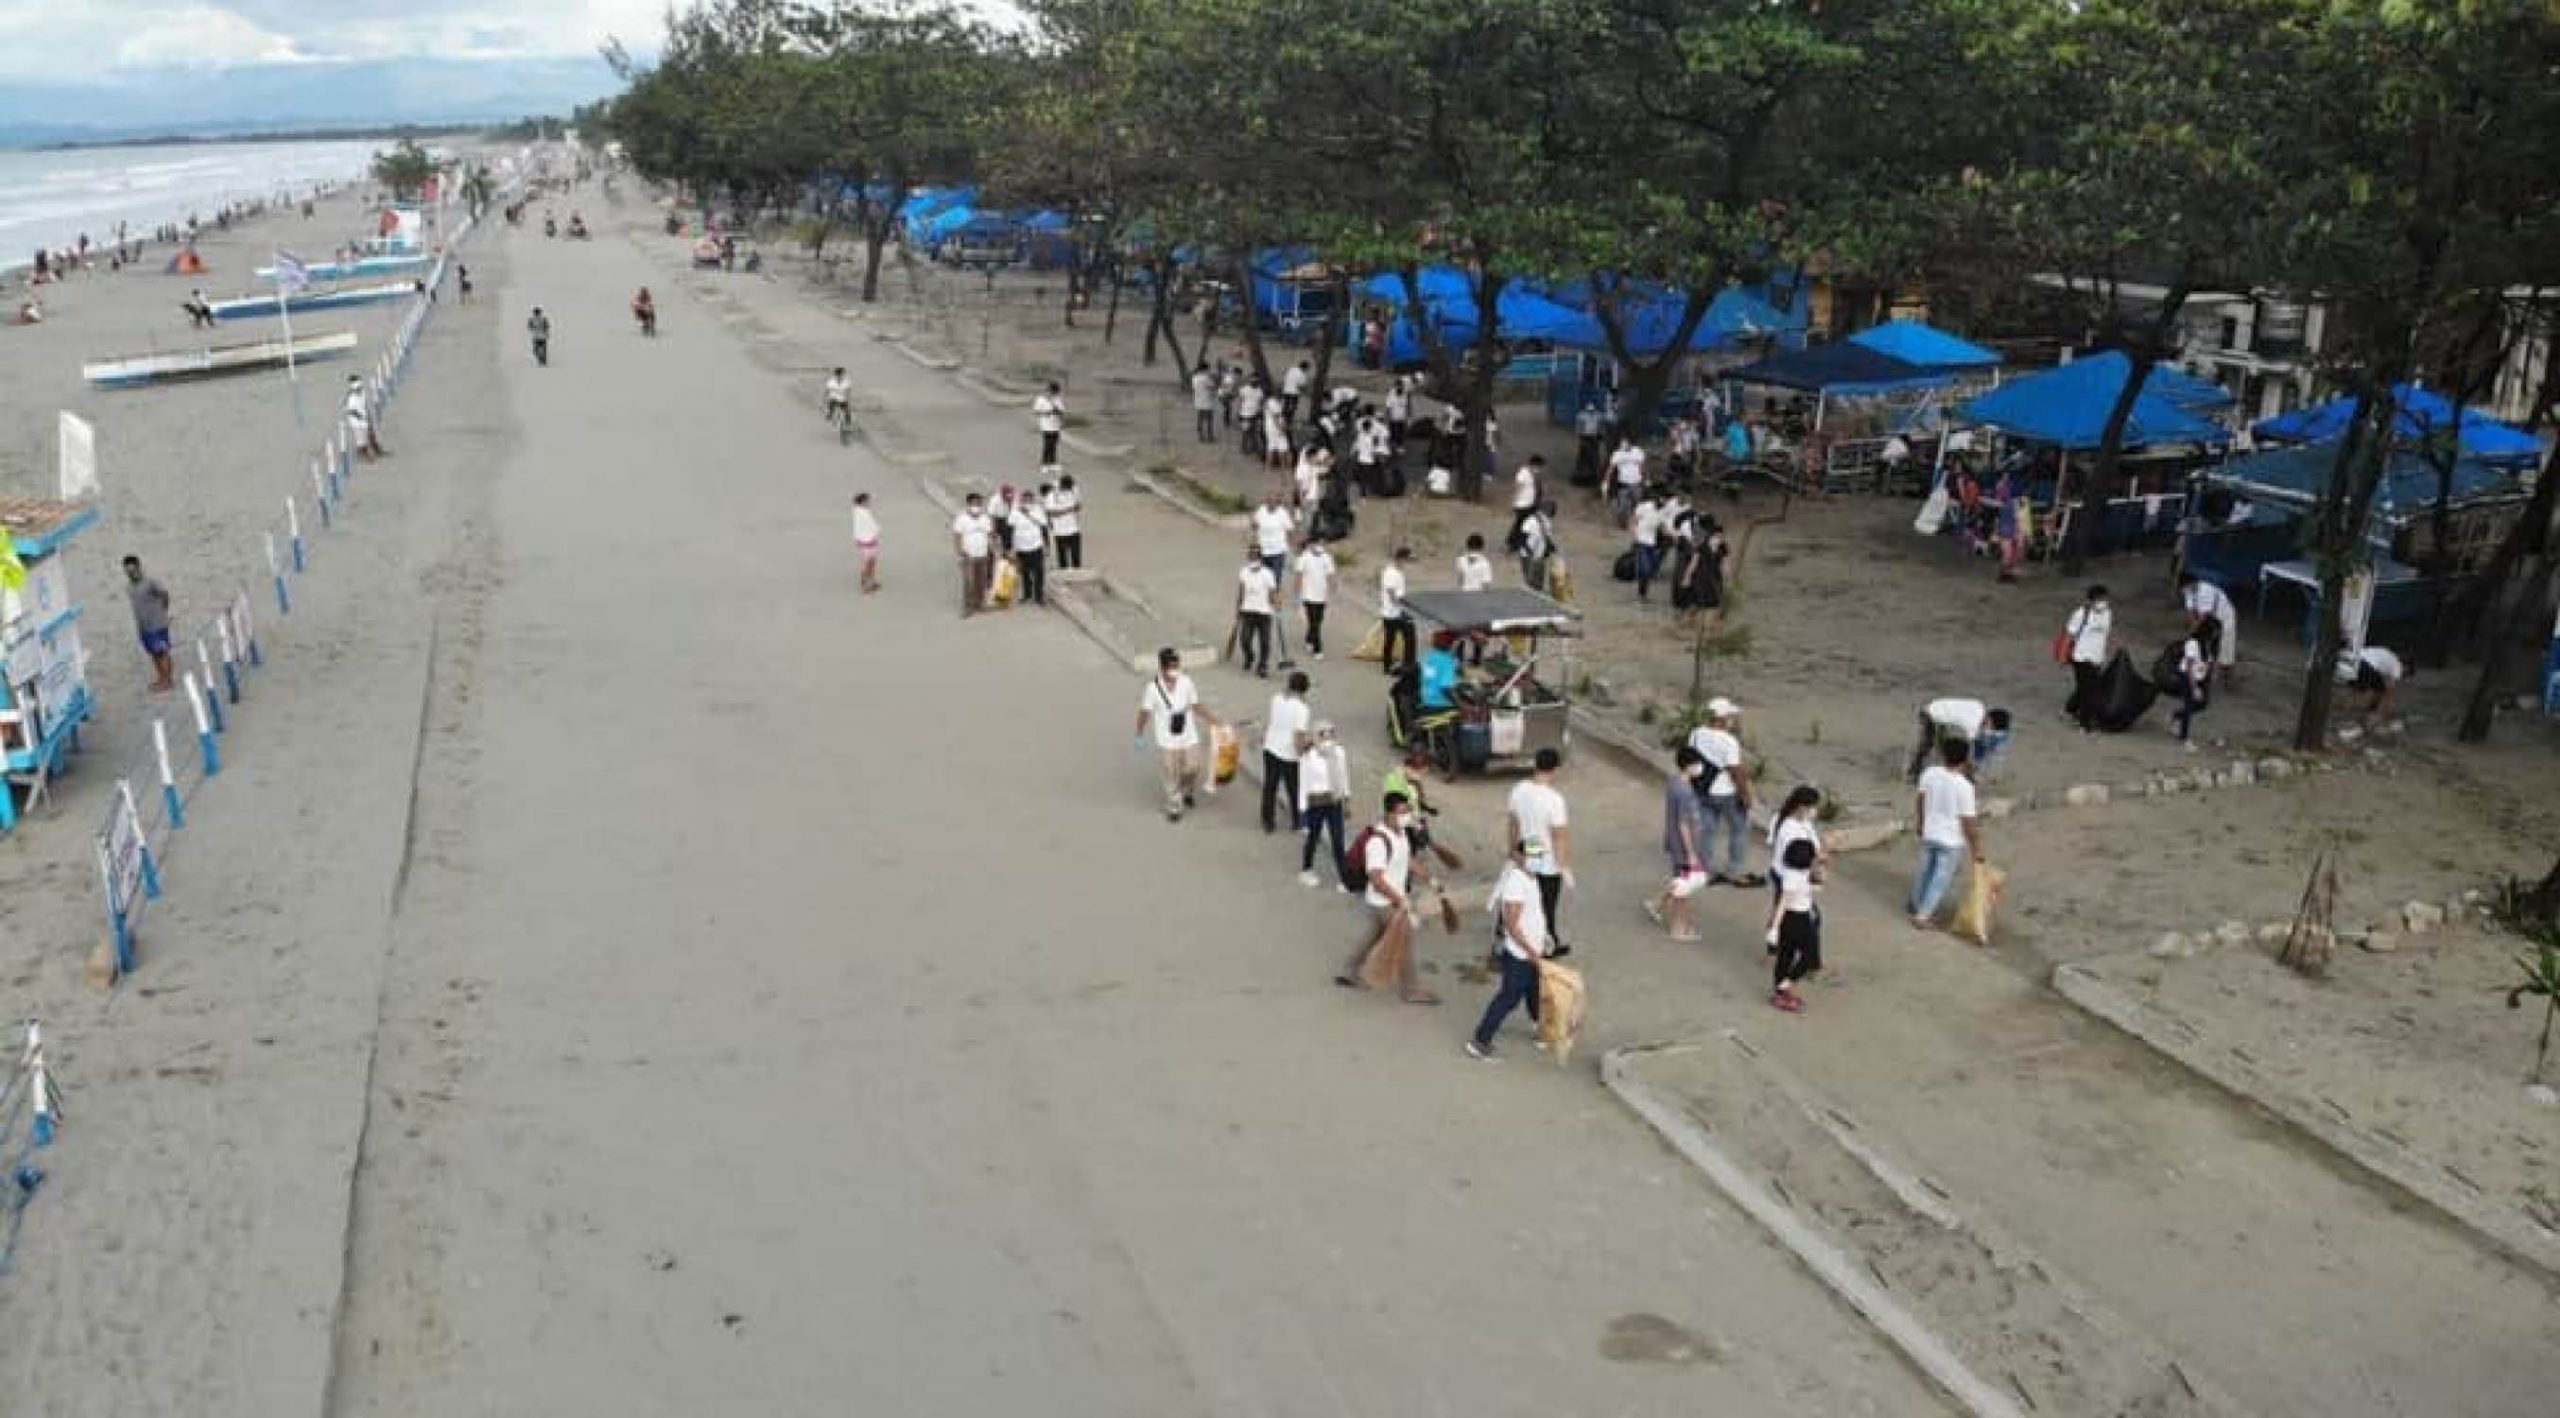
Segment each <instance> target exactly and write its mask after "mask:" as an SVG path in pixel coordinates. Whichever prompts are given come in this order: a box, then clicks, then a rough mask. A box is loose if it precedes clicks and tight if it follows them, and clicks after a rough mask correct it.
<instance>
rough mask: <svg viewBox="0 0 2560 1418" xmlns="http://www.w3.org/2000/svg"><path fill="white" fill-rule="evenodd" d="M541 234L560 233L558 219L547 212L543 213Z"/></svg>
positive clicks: (556, 234) (554, 234)
mask: <svg viewBox="0 0 2560 1418" xmlns="http://www.w3.org/2000/svg"><path fill="white" fill-rule="evenodd" d="M542 234H543V235H544V236H558V235H559V234H560V219H559V218H557V217H554V216H553V215H551V214H550V213H549V212H545V213H543V214H542Z"/></svg>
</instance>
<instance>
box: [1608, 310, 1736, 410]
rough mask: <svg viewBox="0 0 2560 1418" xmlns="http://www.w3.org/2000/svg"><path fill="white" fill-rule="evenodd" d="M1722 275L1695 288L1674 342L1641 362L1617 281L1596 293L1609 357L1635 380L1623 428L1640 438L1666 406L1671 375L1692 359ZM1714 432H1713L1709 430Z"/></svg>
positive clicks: (1627, 404)
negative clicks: (1630, 337) (1691, 351)
mask: <svg viewBox="0 0 2560 1418" xmlns="http://www.w3.org/2000/svg"><path fill="white" fill-rule="evenodd" d="M1723 284H1724V282H1723V279H1722V277H1721V275H1719V276H1718V278H1717V279H1714V280H1712V281H1701V282H1699V283H1697V285H1696V286H1694V287H1693V288H1692V289H1691V290H1690V291H1689V294H1688V297H1687V299H1686V300H1685V301H1684V302H1683V304H1682V305H1681V307H1680V323H1679V324H1678V325H1677V326H1676V327H1674V328H1673V330H1672V332H1671V343H1670V344H1669V345H1668V346H1666V347H1665V348H1664V349H1663V350H1662V351H1661V352H1660V353H1658V354H1656V355H1655V356H1654V357H1653V358H1651V359H1638V358H1636V356H1635V353H1634V350H1633V347H1632V346H1630V345H1629V344H1628V343H1627V334H1626V328H1625V312H1623V311H1622V310H1620V309H1619V308H1618V297H1619V290H1618V287H1617V285H1616V283H1615V282H1614V281H1613V282H1612V283H1611V284H1610V286H1609V287H1608V288H1607V289H1605V290H1595V291H1594V292H1593V296H1594V298H1593V300H1592V302H1591V310H1592V313H1593V314H1594V315H1597V316H1598V317H1599V319H1600V332H1601V334H1603V335H1605V336H1606V337H1607V338H1608V341H1609V357H1610V358H1611V359H1614V360H1616V361H1617V362H1618V367H1619V368H1621V369H1624V370H1625V371H1627V374H1628V377H1629V380H1630V381H1631V382H1630V384H1629V386H1628V390H1627V403H1626V409H1625V412H1624V414H1623V418H1624V424H1623V427H1625V428H1627V429H1630V430H1633V431H1635V433H1636V436H1637V437H1638V438H1642V437H1643V436H1644V431H1645V430H1647V429H1650V428H1652V427H1653V416H1654V413H1655V411H1656V410H1658V409H1660V408H1661V407H1662V395H1663V392H1664V391H1665V390H1667V389H1669V388H1670V387H1671V372H1672V371H1673V370H1675V369H1677V368H1679V367H1680V361H1682V360H1683V359H1686V358H1688V355H1689V342H1690V341H1691V340H1693V339H1695V338H1697V334H1698V325H1699V322H1701V321H1703V320H1705V319H1706V317H1707V309H1708V307H1710V306H1712V305H1714V304H1715V302H1716V292H1717V290H1719V289H1720V288H1721V287H1722V286H1723ZM1709 431H1710V432H1713V430H1709Z"/></svg>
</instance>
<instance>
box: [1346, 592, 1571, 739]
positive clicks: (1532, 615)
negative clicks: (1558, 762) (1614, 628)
mask: <svg viewBox="0 0 2560 1418" xmlns="http://www.w3.org/2000/svg"><path fill="white" fill-rule="evenodd" d="M1404 605H1405V609H1406V611H1407V612H1409V613H1410V614H1411V615H1412V616H1413V618H1414V621H1415V623H1416V629H1417V631H1418V632H1419V638H1420V639H1421V641H1422V642H1423V644H1424V645H1425V646H1434V645H1436V643H1437V642H1438V641H1440V640H1442V639H1444V638H1446V639H1449V640H1451V641H1452V642H1453V646H1452V648H1449V649H1431V650H1427V651H1426V654H1435V655H1445V656H1449V657H1451V659H1455V658H1456V650H1457V649H1458V648H1463V647H1464V646H1465V645H1466V644H1467V643H1469V642H1472V641H1481V642H1482V643H1483V646H1484V658H1483V662H1482V663H1481V664H1478V665H1469V666H1464V667H1462V668H1458V669H1456V670H1455V672H1454V673H1446V671H1447V670H1448V669H1449V661H1447V660H1444V661H1442V662H1441V665H1442V668H1443V670H1444V676H1443V677H1445V678H1447V679H1449V680H1452V681H1454V682H1453V683H1450V684H1448V685H1447V687H1446V688H1445V690H1442V691H1439V692H1436V693H1432V694H1426V693H1425V690H1424V682H1425V680H1426V679H1431V678H1434V677H1433V676H1431V675H1429V674H1427V673H1424V672H1420V671H1414V672H1407V673H1405V674H1403V675H1400V676H1398V678H1397V680H1396V687H1395V690H1394V692H1393V693H1392V694H1390V695H1389V696H1388V698H1387V737H1388V739H1389V740H1390V741H1392V742H1393V743H1394V744H1395V746H1396V747H1398V748H1407V747H1410V746H1412V745H1413V744H1415V743H1420V744H1422V745H1424V746H1425V747H1426V748H1427V749H1428V750H1429V752H1430V754H1431V757H1432V760H1433V761H1434V762H1435V763H1437V764H1438V765H1439V767H1440V771H1441V772H1443V773H1445V774H1449V775H1451V776H1455V775H1457V774H1459V773H1462V772H1465V773H1482V772H1495V771H1503V770H1510V771H1518V770H1522V769H1526V768H1528V767H1529V766H1530V764H1531V763H1532V762H1533V761H1534V760H1535V759H1536V758H1537V756H1538V751H1539V750H1540V749H1549V748H1551V749H1554V750H1555V751H1556V752H1557V753H1558V754H1559V755H1561V754H1563V753H1565V752H1566V749H1567V745H1568V744H1570V742H1571V741H1572V737H1573V730H1572V726H1571V725H1570V723H1569V722H1568V719H1569V716H1570V715H1571V713H1572V709H1573V700H1572V684H1573V677H1574V676H1573V638H1574V637H1575V636H1576V635H1578V634H1579V633H1580V629H1579V622H1580V620H1581V618H1582V616H1581V612H1579V611H1576V610H1574V609H1573V608H1572V607H1570V606H1567V605H1565V604H1564V603H1563V602H1561V601H1558V600H1554V599H1552V598H1550V597H1547V596H1542V595H1540V594H1538V593H1537V592H1535V591H1531V590H1527V589H1518V588H1506V589H1500V590H1489V591H1416V592H1414V593H1412V594H1411V595H1408V596H1406V597H1405V598H1404ZM1435 689H1437V686H1435ZM1426 699H1429V700H1431V701H1432V702H1429V703H1426V702H1425V700H1426Z"/></svg>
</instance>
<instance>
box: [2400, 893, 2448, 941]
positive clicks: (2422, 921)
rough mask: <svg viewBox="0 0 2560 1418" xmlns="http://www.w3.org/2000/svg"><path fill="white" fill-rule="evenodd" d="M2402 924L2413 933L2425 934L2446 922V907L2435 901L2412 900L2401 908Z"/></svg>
mask: <svg viewBox="0 0 2560 1418" xmlns="http://www.w3.org/2000/svg"><path fill="white" fill-rule="evenodd" d="M2400 924H2401V927H2402V928H2403V929H2405V930H2407V931H2408V932H2409V934H2411V935H2425V934H2426V933H2427V932H2429V931H2431V930H2434V929H2435V928H2436V927H2438V926H2440V925H2443V924H2444V908H2443V907H2442V906H2439V905H2437V904H2436V903H2434V902H2433V901H2412V902H2410V903H2409V904H2407V905H2405V906H2403V907H2401V908H2400Z"/></svg>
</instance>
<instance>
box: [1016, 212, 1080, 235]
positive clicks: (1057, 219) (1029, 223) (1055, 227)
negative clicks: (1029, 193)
mask: <svg viewBox="0 0 2560 1418" xmlns="http://www.w3.org/2000/svg"><path fill="white" fill-rule="evenodd" d="M1069 225H1070V223H1069V222H1068V221H1067V217H1066V214H1065V213H1064V212H1053V211H1051V210H1049V209H1048V208H1046V207H1043V208H1041V209H1040V210H1039V211H1036V212H1033V213H1032V214H1031V215H1029V216H1027V217H1024V218H1023V219H1022V229H1023V230H1024V231H1065V230H1066V229H1067V227H1068V226H1069Z"/></svg>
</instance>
